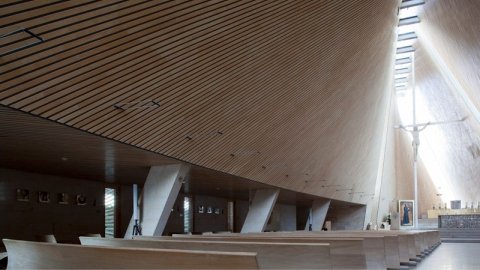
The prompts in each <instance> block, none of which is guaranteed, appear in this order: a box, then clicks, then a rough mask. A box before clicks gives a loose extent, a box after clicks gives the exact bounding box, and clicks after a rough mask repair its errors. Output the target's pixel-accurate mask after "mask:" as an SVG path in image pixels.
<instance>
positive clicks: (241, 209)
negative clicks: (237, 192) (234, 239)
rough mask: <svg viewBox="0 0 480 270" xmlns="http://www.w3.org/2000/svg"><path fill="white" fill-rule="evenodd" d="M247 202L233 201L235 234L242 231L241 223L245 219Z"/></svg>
mask: <svg viewBox="0 0 480 270" xmlns="http://www.w3.org/2000/svg"><path fill="white" fill-rule="evenodd" d="M248 206H249V204H248V201H241V200H237V201H235V208H234V209H235V210H234V223H235V228H234V231H235V232H240V231H241V230H242V226H243V223H244V222H245V219H246V218H247V214H248Z"/></svg>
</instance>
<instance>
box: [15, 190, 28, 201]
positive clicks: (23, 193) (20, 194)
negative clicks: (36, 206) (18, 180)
mask: <svg viewBox="0 0 480 270" xmlns="http://www.w3.org/2000/svg"><path fill="white" fill-rule="evenodd" d="M17 201H19V202H28V201H30V190H28V189H24V188H17Z"/></svg>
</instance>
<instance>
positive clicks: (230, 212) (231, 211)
mask: <svg viewBox="0 0 480 270" xmlns="http://www.w3.org/2000/svg"><path fill="white" fill-rule="evenodd" d="M234 209H235V204H234V202H233V201H228V203H227V214H228V216H227V226H228V230H229V231H231V232H233V230H234V229H235V226H234V222H235V219H234V216H235V212H234V211H235V210H234Z"/></svg>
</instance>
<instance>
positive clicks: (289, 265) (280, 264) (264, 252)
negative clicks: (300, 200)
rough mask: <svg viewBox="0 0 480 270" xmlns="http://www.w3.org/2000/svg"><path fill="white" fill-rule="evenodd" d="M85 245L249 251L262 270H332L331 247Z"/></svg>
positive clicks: (95, 241)
mask: <svg viewBox="0 0 480 270" xmlns="http://www.w3.org/2000/svg"><path fill="white" fill-rule="evenodd" d="M80 242H81V243H82V245H89V246H92V245H93V246H108V247H128V248H155V249H182V250H183V249H189V250H208V251H232V252H236V251H248V252H255V253H257V263H258V267H259V269H331V268H332V267H331V262H330V246H329V244H327V243H321V244H320V243H266V242H235V241H233V240H232V241H221V242H220V241H188V240H183V241H182V240H175V239H173V238H170V239H168V240H164V239H158V240H130V239H113V238H91V237H80Z"/></svg>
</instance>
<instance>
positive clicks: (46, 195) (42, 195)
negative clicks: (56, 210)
mask: <svg viewBox="0 0 480 270" xmlns="http://www.w3.org/2000/svg"><path fill="white" fill-rule="evenodd" d="M38 202H41V203H50V192H47V191H39V192H38Z"/></svg>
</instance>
